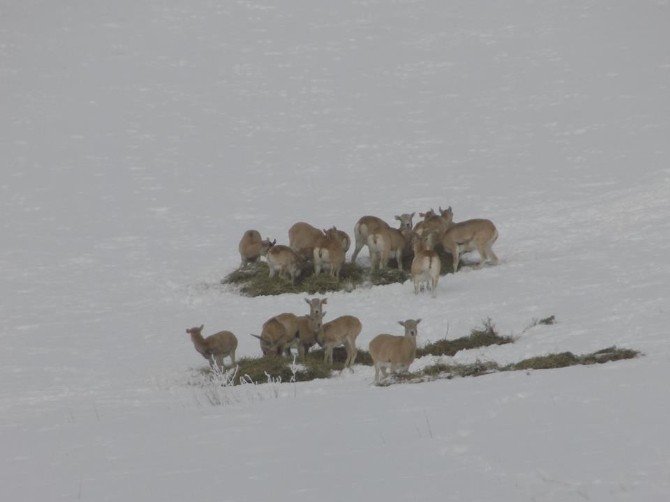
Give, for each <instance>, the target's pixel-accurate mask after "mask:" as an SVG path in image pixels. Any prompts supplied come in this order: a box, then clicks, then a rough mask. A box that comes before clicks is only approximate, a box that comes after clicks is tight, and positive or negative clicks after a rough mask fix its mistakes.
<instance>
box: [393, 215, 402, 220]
mask: <svg viewBox="0 0 670 502" xmlns="http://www.w3.org/2000/svg"><path fill="white" fill-rule="evenodd" d="M394 218H395V219H396V220H398V221H402V219H401V218H400V216H397V215H396V216H394Z"/></svg>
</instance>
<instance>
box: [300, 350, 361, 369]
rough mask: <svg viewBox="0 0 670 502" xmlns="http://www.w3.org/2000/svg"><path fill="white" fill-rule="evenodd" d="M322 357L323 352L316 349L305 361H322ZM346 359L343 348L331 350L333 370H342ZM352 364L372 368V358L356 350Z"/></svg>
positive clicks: (308, 354) (345, 352)
mask: <svg viewBox="0 0 670 502" xmlns="http://www.w3.org/2000/svg"><path fill="white" fill-rule="evenodd" d="M323 356H324V350H323V349H316V350H311V351H310V352H308V353H307V357H306V358H305V359H306V360H307V361H311V360H318V361H323ZM346 359H347V351H346V350H345V349H344V347H335V349H334V350H333V369H334V370H341V369H342V368H344V361H346ZM354 364H360V365H363V366H372V357H371V356H370V353H369V352H368V351H367V350H363V349H358V352H357V353H356V360H355V361H354Z"/></svg>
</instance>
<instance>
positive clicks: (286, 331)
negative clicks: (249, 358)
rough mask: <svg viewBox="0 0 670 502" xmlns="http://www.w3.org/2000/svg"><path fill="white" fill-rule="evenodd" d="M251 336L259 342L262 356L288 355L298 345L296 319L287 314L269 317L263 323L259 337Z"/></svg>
mask: <svg viewBox="0 0 670 502" xmlns="http://www.w3.org/2000/svg"><path fill="white" fill-rule="evenodd" d="M251 336H253V337H254V338H258V339H259V340H260V343H261V351H262V352H263V355H264V356H281V355H282V354H290V352H291V347H292V346H295V345H296V344H297V343H298V340H297V338H298V317H297V316H296V315H295V314H291V313H288V312H287V313H284V314H279V315H276V316H274V317H271V318H270V319H268V320H267V321H265V322H264V323H263V328H262V330H261V335H260V336H258V335H254V334H251Z"/></svg>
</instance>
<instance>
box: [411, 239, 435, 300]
mask: <svg viewBox="0 0 670 502" xmlns="http://www.w3.org/2000/svg"><path fill="white" fill-rule="evenodd" d="M430 235H431V234H429V237H428V238H426V237H420V236H419V235H418V234H414V258H413V259H412V266H411V269H410V271H411V274H412V281H413V282H414V294H419V289H420V288H421V284H422V283H425V284H426V289H428V290H430V292H431V295H432V296H433V298H435V295H436V291H437V283H438V281H439V280H440V270H441V268H442V262H441V261H440V257H439V256H438V254H437V252H435V251H433V250H432V249H430V247H431V246H430V245H429V243H427V242H426V240H427V239H428V241H430Z"/></svg>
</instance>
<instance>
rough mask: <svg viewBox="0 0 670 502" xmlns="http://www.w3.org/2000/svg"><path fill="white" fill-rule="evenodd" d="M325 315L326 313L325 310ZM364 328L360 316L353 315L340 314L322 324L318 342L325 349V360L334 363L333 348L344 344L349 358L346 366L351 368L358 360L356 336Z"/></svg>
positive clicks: (345, 363)
mask: <svg viewBox="0 0 670 502" xmlns="http://www.w3.org/2000/svg"><path fill="white" fill-rule="evenodd" d="M323 315H326V313H325V312H324V313H323ZM361 329H363V325H362V324H361V321H359V320H358V318H356V317H354V316H351V315H344V316H340V317H338V318H337V319H333V320H332V321H330V322H327V323H324V324H322V325H321V329H320V330H319V332H318V335H317V343H318V344H319V345H321V347H323V348H324V349H325V351H324V356H323V362H324V363H330V364H333V349H334V348H335V347H339V346H340V345H344V348H345V350H346V351H347V359H346V361H345V362H344V367H345V368H349V367H351V365H352V364H354V361H355V360H356V354H357V353H358V350H357V349H356V338H357V337H358V335H359V334H360V332H361Z"/></svg>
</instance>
